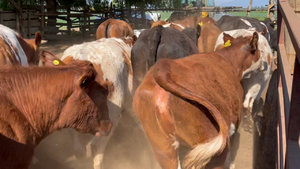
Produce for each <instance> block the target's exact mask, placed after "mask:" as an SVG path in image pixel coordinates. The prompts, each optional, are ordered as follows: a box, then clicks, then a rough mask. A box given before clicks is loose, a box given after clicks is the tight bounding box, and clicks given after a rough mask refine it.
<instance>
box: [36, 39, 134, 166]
mask: <svg viewBox="0 0 300 169" xmlns="http://www.w3.org/2000/svg"><path fill="white" fill-rule="evenodd" d="M124 42H125V43H124ZM126 43H127V41H126V40H122V39H118V38H102V39H99V40H97V41H92V42H87V43H82V44H78V45H73V46H71V47H69V48H68V49H66V50H65V51H64V54H63V56H62V58H61V59H62V61H60V60H59V59H57V58H56V57H55V56H54V55H51V54H49V53H42V58H41V60H42V62H43V64H44V65H46V66H51V65H52V66H55V65H58V66H59V65H62V64H68V63H69V62H72V61H73V60H88V61H90V62H92V64H93V65H94V67H95V68H96V70H97V72H98V74H100V75H101V76H102V77H103V78H105V79H107V80H106V81H97V82H98V83H99V84H101V85H102V86H103V85H104V84H106V85H107V89H108V92H109V95H108V102H107V104H108V109H109V117H110V119H111V120H112V122H113V124H114V126H113V128H112V131H111V134H110V135H109V136H107V137H100V138H99V137H97V138H96V137H94V138H93V140H92V144H91V147H92V153H93V156H94V169H100V168H102V167H103V166H102V165H103V158H104V152H105V147H106V145H107V144H108V142H109V140H110V138H111V136H112V135H113V133H114V130H115V128H116V127H117V125H118V123H119V120H120V118H121V115H122V114H128V115H133V112H132V108H131V107H132V106H131V105H132V98H133V95H132V78H133V77H132V76H133V75H132V74H133V72H132V66H131V53H130V51H131V48H130V45H128V44H126ZM55 60H56V61H55ZM57 62H59V64H57ZM70 134H71V136H72V137H73V140H74V149H75V152H76V157H82V156H84V155H85V154H86V150H85V147H86V146H85V145H82V144H79V143H78V142H76V140H78V139H79V135H78V133H77V132H74V131H70Z"/></svg>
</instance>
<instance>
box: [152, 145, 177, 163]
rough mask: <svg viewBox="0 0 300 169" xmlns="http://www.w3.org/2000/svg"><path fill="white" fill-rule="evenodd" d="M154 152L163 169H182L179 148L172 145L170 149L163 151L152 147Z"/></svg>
mask: <svg viewBox="0 0 300 169" xmlns="http://www.w3.org/2000/svg"><path fill="white" fill-rule="evenodd" d="M152 150H153V152H154V156H155V158H156V160H157V161H158V163H159V164H160V166H161V168H162V169H181V165H180V161H179V158H178V152H177V147H175V146H173V145H170V146H169V148H167V149H165V150H161V149H159V148H158V147H156V146H154V145H152Z"/></svg>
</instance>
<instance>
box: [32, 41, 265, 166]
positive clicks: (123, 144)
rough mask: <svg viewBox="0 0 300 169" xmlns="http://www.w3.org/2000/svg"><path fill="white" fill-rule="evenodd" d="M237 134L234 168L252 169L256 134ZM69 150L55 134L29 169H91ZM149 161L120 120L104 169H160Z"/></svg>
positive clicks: (135, 132)
mask: <svg viewBox="0 0 300 169" xmlns="http://www.w3.org/2000/svg"><path fill="white" fill-rule="evenodd" d="M92 40H93V39H92V38H86V39H82V38H78V39H75V40H68V41H53V42H48V43H46V44H43V45H42V47H41V50H49V51H51V52H52V53H54V54H56V55H57V56H58V57H61V56H62V54H63V51H64V50H65V49H66V48H68V47H69V46H71V45H73V44H79V43H82V42H87V41H92ZM265 91H266V90H265ZM265 93H266V92H264V93H263V95H262V98H263V99H262V100H264V98H265ZM255 109H256V111H257V112H260V111H261V110H262V106H258V105H256V107H255ZM128 124H130V125H128ZM238 132H239V135H240V141H239V142H240V145H239V147H238V150H237V154H236V157H235V168H236V169H252V168H254V167H253V161H254V160H253V156H255V154H254V153H253V150H254V149H255V148H254V147H255V145H256V144H255V145H254V143H256V142H257V137H254V136H253V135H255V134H250V133H248V132H245V131H244V129H243V128H242V127H240V128H239V130H238ZM254 133H256V132H254ZM91 138H92V135H89V134H86V140H85V141H84V142H85V143H88V142H89V141H90V140H91ZM72 146H73V142H72V140H71V137H70V135H69V134H68V133H67V132H66V131H64V130H62V131H57V132H54V133H53V134H51V135H50V136H48V137H47V138H46V139H44V140H43V141H42V142H41V144H40V145H39V146H38V147H37V148H36V149H35V157H37V158H38V160H39V162H38V163H37V164H36V165H32V166H30V169H41V168H43V169H53V168H56V169H81V168H84V169H87V168H90V169H92V167H93V163H92V158H84V159H79V160H76V159H75V156H74V152H73V148H72ZM88 146H89V145H88ZM88 146H87V147H88ZM254 152H255V151H254ZM149 154H150V155H149ZM152 157H153V156H152V153H151V150H150V148H149V145H148V141H147V140H146V139H145V137H144V134H143V132H142V131H141V130H140V129H139V128H138V127H137V126H136V125H135V124H134V123H133V120H132V119H130V117H126V116H123V118H122V120H121V122H120V125H119V127H118V128H117V129H116V131H115V134H114V136H113V137H112V138H111V140H110V142H109V144H108V146H107V148H106V154H105V158H104V167H105V169H148V168H149V169H150V168H159V167H158V166H157V164H154V165H153V163H156V162H153V159H152ZM150 164H152V166H151V165H150Z"/></svg>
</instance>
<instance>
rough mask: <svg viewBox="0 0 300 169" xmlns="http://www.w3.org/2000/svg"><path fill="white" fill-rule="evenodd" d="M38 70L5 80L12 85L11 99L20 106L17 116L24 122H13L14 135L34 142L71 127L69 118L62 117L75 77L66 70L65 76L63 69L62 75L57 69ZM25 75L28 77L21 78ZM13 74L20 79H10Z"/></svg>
mask: <svg viewBox="0 0 300 169" xmlns="http://www.w3.org/2000/svg"><path fill="white" fill-rule="evenodd" d="M39 71H40V72H39V74H30V73H23V74H21V73H17V75H15V77H12V78H10V80H6V83H7V84H8V85H9V86H10V89H9V94H7V95H8V100H10V101H11V102H12V104H13V105H14V106H15V108H16V110H18V112H17V114H18V118H19V119H21V120H20V121H21V123H19V124H14V125H13V126H11V127H12V129H13V131H14V138H12V139H14V140H17V141H19V142H21V143H24V144H33V145H35V146H36V145H38V144H39V143H40V141H41V140H42V139H44V138H45V137H46V136H48V135H49V134H51V133H53V132H54V131H56V130H60V129H62V128H68V127H71V124H68V122H67V120H65V121H64V120H61V115H62V114H61V112H62V110H63V109H64V106H65V105H66V103H67V101H68V99H69V98H70V96H71V95H72V94H73V85H72V84H73V81H74V76H72V75H71V74H70V72H68V73H66V74H64V77H62V76H63V75H62V73H60V77H57V76H58V75H57V73H52V74H50V75H49V74H46V72H44V73H45V74H43V72H42V70H40V69H39ZM39 75H40V76H39ZM12 76H14V75H12ZM22 76H23V77H29V78H28V79H24V78H23V79H22ZM30 76H31V77H32V79H31V78H30ZM43 77H46V78H43ZM14 78H16V79H18V81H17V80H15V81H13V80H11V79H14ZM57 78H59V80H57ZM7 79H9V78H7ZM28 81H31V82H32V83H30V82H29V83H28ZM66 81H67V82H66ZM24 82H25V83H24ZM49 82H54V83H49ZM70 84H71V85H70ZM8 116H9V114H8ZM61 121H63V124H61ZM24 133H26V134H24Z"/></svg>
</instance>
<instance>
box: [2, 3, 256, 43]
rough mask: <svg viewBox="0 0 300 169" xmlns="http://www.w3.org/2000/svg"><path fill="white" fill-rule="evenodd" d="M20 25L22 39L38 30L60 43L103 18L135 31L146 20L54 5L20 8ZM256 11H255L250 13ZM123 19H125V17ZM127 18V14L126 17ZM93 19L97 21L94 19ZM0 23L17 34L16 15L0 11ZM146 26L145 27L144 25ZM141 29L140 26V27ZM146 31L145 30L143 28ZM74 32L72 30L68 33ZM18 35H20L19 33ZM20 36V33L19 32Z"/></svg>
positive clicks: (89, 31) (86, 32)
mask: <svg viewBox="0 0 300 169" xmlns="http://www.w3.org/2000/svg"><path fill="white" fill-rule="evenodd" d="M21 7H22V11H23V23H24V29H25V34H24V35H23V36H24V37H26V38H32V37H34V33H35V32H36V31H40V32H41V33H42V35H43V37H44V38H45V39H47V40H62V39H69V38H74V37H70V36H69V35H74V34H75V35H77V36H81V37H84V36H90V35H93V34H95V32H96V29H97V27H98V26H99V25H100V23H101V22H103V21H104V20H106V19H107V18H117V19H122V20H126V21H130V22H133V23H135V24H136V28H141V25H144V26H145V27H147V26H146V21H141V19H137V18H134V17H133V18H131V17H128V15H129V10H128V9H114V8H113V7H110V8H109V7H108V8H107V9H105V10H103V11H97V12H93V11H89V10H74V9H73V10H72V9H70V8H69V7H65V6H57V12H55V13H50V12H47V6H42V5H22V6H21ZM241 8H242V7H239V6H235V7H201V8H189V9H147V10H141V9H131V11H132V12H133V13H138V12H143V11H150V12H151V11H185V13H189V12H203V11H206V12H228V11H245V10H241ZM252 11H257V10H255V9H254V10H252ZM50 16H56V18H57V19H56V24H55V26H49V24H48V23H49V21H50V20H49V17H50ZM126 16H127V17H126ZM130 16H131V15H130ZM96 17H97V18H96ZM0 24H3V25H6V26H8V27H10V28H12V29H15V30H16V31H18V32H20V30H19V28H18V26H17V25H18V17H17V14H16V12H12V11H0ZM148 26H149V25H148ZM142 28H143V27H142ZM147 28H148V27H147ZM72 30H76V31H72ZM20 33H21V32H20ZM21 34H22V33H21Z"/></svg>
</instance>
